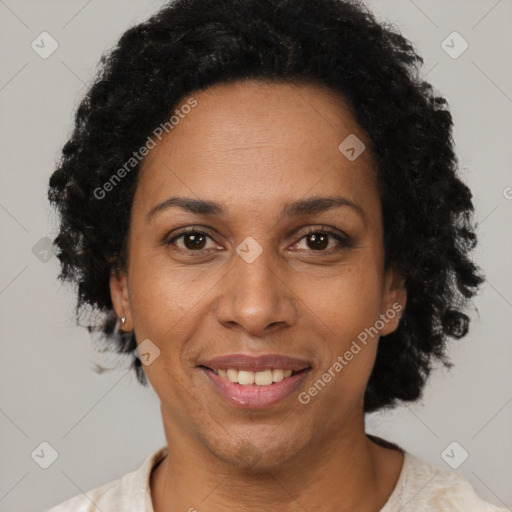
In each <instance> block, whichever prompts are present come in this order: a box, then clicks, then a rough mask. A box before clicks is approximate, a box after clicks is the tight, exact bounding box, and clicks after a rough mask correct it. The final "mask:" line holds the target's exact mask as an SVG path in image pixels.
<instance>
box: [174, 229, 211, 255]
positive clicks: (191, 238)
mask: <svg viewBox="0 0 512 512" xmlns="http://www.w3.org/2000/svg"><path fill="white" fill-rule="evenodd" d="M208 238H209V239H210V240H211V237H210V236H209V235H207V234H206V233H203V232H202V231H197V230H188V231H183V232H181V233H180V234H178V235H176V236H174V237H173V238H171V239H170V240H169V241H168V242H166V245H167V246H170V245H176V246H177V248H178V249H180V250H184V251H201V250H203V249H205V246H206V244H207V239H208ZM180 239H181V240H182V246H180V245H179V244H176V243H175V242H176V241H177V240H180Z"/></svg>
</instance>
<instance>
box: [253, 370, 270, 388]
mask: <svg viewBox="0 0 512 512" xmlns="http://www.w3.org/2000/svg"><path fill="white" fill-rule="evenodd" d="M254 382H255V383H256V385H257V386H268V385H269V384H272V370H263V371H262V372H256V373H255V374H254Z"/></svg>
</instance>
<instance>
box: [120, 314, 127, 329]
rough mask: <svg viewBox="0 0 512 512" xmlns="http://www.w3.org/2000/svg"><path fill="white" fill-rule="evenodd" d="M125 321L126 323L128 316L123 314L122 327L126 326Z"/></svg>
mask: <svg viewBox="0 0 512 512" xmlns="http://www.w3.org/2000/svg"><path fill="white" fill-rule="evenodd" d="M125 323H126V317H125V316H123V317H122V318H121V327H124V324H125Z"/></svg>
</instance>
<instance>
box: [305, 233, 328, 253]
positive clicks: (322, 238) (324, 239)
mask: <svg viewBox="0 0 512 512" xmlns="http://www.w3.org/2000/svg"><path fill="white" fill-rule="evenodd" d="M306 240H307V243H308V245H309V247H310V248H311V249H314V250H322V249H325V248H327V246H328V245H329V235H328V234H326V233H311V234H310V235H307V236H306Z"/></svg>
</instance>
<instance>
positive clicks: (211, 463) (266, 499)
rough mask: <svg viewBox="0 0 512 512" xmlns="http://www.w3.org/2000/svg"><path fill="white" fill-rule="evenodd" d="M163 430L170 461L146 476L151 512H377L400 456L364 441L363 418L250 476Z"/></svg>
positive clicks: (397, 471) (180, 435)
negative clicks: (269, 510) (266, 510)
mask: <svg viewBox="0 0 512 512" xmlns="http://www.w3.org/2000/svg"><path fill="white" fill-rule="evenodd" d="M164 424H165V422H164ZM165 427H166V428H165V430H166V437H167V442H168V453H169V455H170V456H167V457H166V458H165V459H164V460H163V461H162V462H161V463H160V464H159V465H158V466H157V468H156V469H155V470H154V471H153V473H152V475H151V494H152V500H153V508H154V511H155V512H162V511H166V512H174V511H190V512H194V511H200V512H221V511H222V512H226V511H230V510H233V511H235V510H236V511H244V512H253V511H254V512H256V511H258V512H259V511H260V510H261V509H262V507H268V508H272V509H275V510H280V511H283V512H292V511H293V512H295V511H303V510H336V511H337V512H348V511H349V510H358V511H361V512H365V511H368V512H370V511H375V510H380V509H381V508H382V507H383V506H384V504H385V502H386V501H387V499H388V498H389V496H390V495H391V493H392V491H393V489H394V487H395V485H396V482H397V480H398V477H399V474H400V470H401V468H402V462H403V455H402V454H401V452H398V451H396V450H392V449H389V448H384V447H381V446H379V445H377V444H376V443H374V442H372V441H371V440H370V439H368V437H367V436H366V434H365V431H364V417H363V418H361V419H360V421H359V425H354V424H352V425H350V428H345V429H340V435H339V436H337V437H336V438H333V439H331V440H330V442H328V443H327V442H325V440H322V441H321V442H317V443H315V442H312V443H310V445H308V446H307V447H305V448H304V449H302V450H300V452H299V453H297V454H296V455H295V456H294V457H293V458H290V459H289V460H287V461H284V462H283V463H282V464H277V465H274V466H272V467H271V468H265V469H261V468H258V470H254V469H251V468H250V467H247V465H246V466H245V467H243V468H240V467H234V466H233V464H230V463H228V462H225V461H222V460H219V458H218V457H216V456H215V455H214V454H213V453H212V452H211V451H210V450H208V449H207V448H206V447H204V446H203V445H200V444H198V443H197V440H192V439H191V438H190V437H188V436H187V437H185V438H184V437H183V432H181V431H180V432H178V431H176V430H175V429H174V428H172V426H171V425H165ZM354 427H357V428H354Z"/></svg>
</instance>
